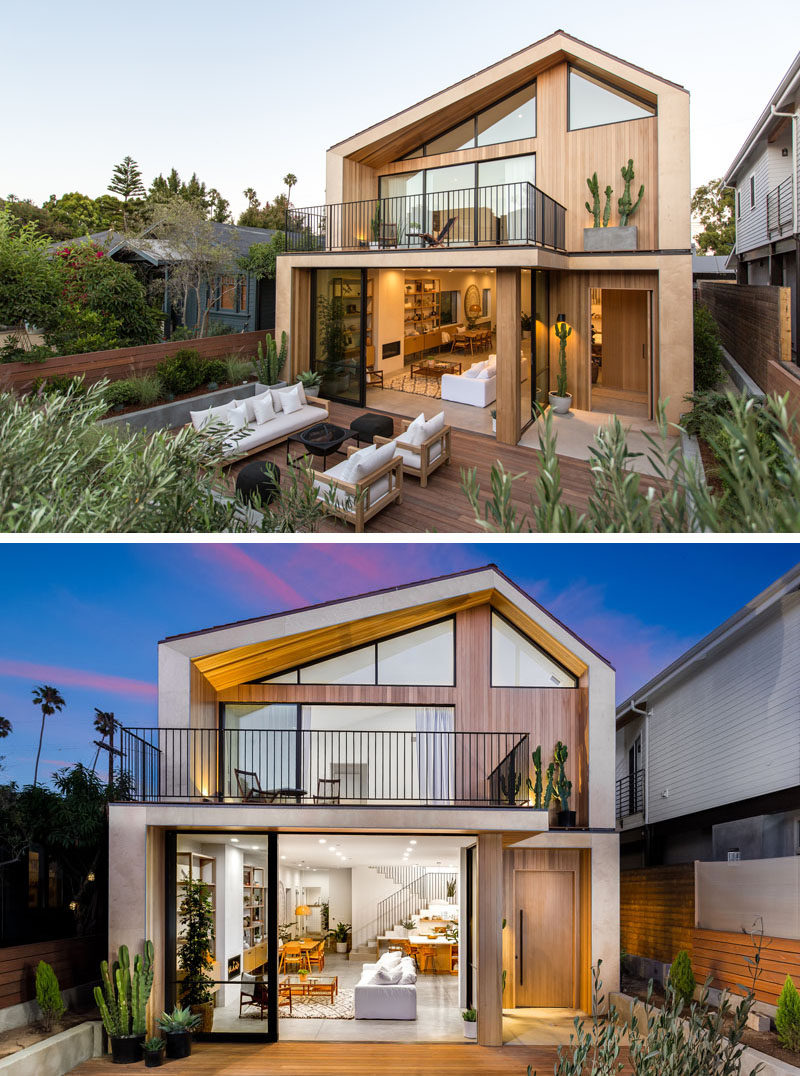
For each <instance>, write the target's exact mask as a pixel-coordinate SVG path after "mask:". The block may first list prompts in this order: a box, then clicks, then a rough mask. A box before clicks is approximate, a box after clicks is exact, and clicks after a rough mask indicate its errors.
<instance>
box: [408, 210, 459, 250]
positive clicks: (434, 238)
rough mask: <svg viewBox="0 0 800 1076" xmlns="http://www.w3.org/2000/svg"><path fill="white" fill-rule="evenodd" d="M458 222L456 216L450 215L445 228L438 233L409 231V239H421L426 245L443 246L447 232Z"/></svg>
mask: <svg viewBox="0 0 800 1076" xmlns="http://www.w3.org/2000/svg"><path fill="white" fill-rule="evenodd" d="M455 222H456V218H455V217H450V218H449V219H448V221H447V224H445V226H444V228H442V230H441V231H440V232H439V234H438V235H432V234H431V232H409V233H408V238H409V239H421V240H422V245H423V246H424V247H443V246H444V241H445V239H446V238H447V234H448V232H449V231H450V229H451V228H452V227H453V225H454V224H455Z"/></svg>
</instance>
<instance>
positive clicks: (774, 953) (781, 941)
mask: <svg viewBox="0 0 800 1076" xmlns="http://www.w3.org/2000/svg"><path fill="white" fill-rule="evenodd" d="M693 933H694V946H693V954H692V970H693V971H694V974H695V978H696V979H697V981H698V983H702V982H704V981H705V980H706V979H707V978H708V977H709V976H711V979H712V982H711V985H712V986H713V987H716V988H717V989H718V990H729V991H731V992H732V993H735V994H742V993H743V992H744V990H743V989H742V988H743V987H744V988H745V989H746V988H748V987H749V986H750V985H751V983H752V972H751V971H750V968H749V966H748V964H747V958H748V957H750V958H752V957H753V956H754V948H753V943H752V941H751V939H750V938H749V937H748V935H746V934H743V933H741V932H740V933H737V934H734V933H728V932H727V931H719V930H695V931H694V932H693ZM760 967H761V974H760V976H759V978H758V982H757V984H756V991H755V993H756V999H757V1000H758V1001H764V1002H766V1003H767V1004H769V1005H775V1004H776V1003H777V1001H778V995H779V994H780V992H781V990H782V988H783V984H784V982H785V981H786V976H787V975H791V977H792V978H793V979H794V981H795V982H797V981H798V980H800V941H795V940H792V939H788V938H769V937H767V938H765V939H764V947H763V949H762V950H761V964H760Z"/></svg>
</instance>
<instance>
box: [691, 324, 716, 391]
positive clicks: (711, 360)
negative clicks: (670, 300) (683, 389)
mask: <svg viewBox="0 0 800 1076" xmlns="http://www.w3.org/2000/svg"><path fill="white" fill-rule="evenodd" d="M721 378H722V345H721V343H720V336H719V327H718V325H717V323H716V321H714V318H713V317H712V315H711V311H710V310H709V309H708V307H706V306H702V305H701V304H700V303H695V306H694V390H695V392H706V391H708V390H709V389H713V388H714V387H715V386H716V385H717V384H718V383H719V381H720V380H721Z"/></svg>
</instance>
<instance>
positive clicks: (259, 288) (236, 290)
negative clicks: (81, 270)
mask: <svg viewBox="0 0 800 1076" xmlns="http://www.w3.org/2000/svg"><path fill="white" fill-rule="evenodd" d="M209 224H210V226H211V228H213V230H214V233H215V239H216V241H217V242H218V243H219V244H220V245H222V246H225V247H227V248H228V249H229V250H230V252H231V258H232V260H233V261H234V262H235V261H236V260H237V259H238V258H241V257H243V256H244V255H245V254H247V252H248V251H249V250H250V247H251V246H253V245H254V244H256V243H268V242H269V241H270V240H271V239H272V237H273V235H275V231H274V229H271V228H241V227H239V226H238V225H236V224H222V223H220V222H219V221H209ZM85 239H89V240H91V241H92V242H95V243H98V244H99V245H100V246H102V247H106V248H107V250H108V255H109V257H111V258H114V259H115V261H120V262H125V263H126V264H127V265H131V266H133V267H134V268H135V269H136V270H137V272H138V273H139V274H140V276H141V278H142V280H143V281H144V282H145V283H147V284H148V285H151V284H153V283H154V282H155V281H159V282H163V281H164V279H165V274H168V273H169V267H170V265H171V264H174V261H175V255H174V252H171V251H170V250H169V246H168V244H167V243H166V242H160V243H158V244H156V243H155V242H153V243H147V244H140V245H137V244H136V243H134V242H132V241H131V240H129V239H126V238H124V237H123V236H121V235H120V234H119V233H117V232H114V231H113V230H110V229H109V230H107V231H104V232H95V233H94V234H92V235H89V236H80V237H79V240H80V241H83V240H85ZM70 242H76V240H70ZM64 245H65V244H64V243H54V244H53V245H52V247H51V248H50V249H51V250H57V249H58V248H59V247H63V246H64ZM162 286H163V284H162ZM205 302H206V293H205V289H204V294H203V295H202V296H201V305H202V306H204V304H205ZM168 309H169V301H168V299H167V297H166V295H165V296H164V311H165V313H166V312H167V311H168ZM208 320H209V326H213V325H215V324H220V323H222V324H225V325H227V326H229V329H230V332H255V331H256V330H258V329H274V328H275V281H274V280H261V281H259V280H257V279H256V278H255V276H253V274H252V273H243V272H236V273H233V274H232V275H231V276H229V277H224V278H220V280H219V283H218V289H217V295H216V298H215V301H214V304H213V305H212V307H211V310H210V311H209V317H208ZM196 322H197V304H196V302H195V299H194V296H193V295H192V294H190V295H189V299H188V302H187V311H186V316H185V324H186V325H187V326H188V327H189V328H194V327H195V326H196ZM178 323H179V322H178V321H177V320H176V319H175V318H174V317H173V319H172V325H171V327H172V328H174V327H175V325H176V324H178Z"/></svg>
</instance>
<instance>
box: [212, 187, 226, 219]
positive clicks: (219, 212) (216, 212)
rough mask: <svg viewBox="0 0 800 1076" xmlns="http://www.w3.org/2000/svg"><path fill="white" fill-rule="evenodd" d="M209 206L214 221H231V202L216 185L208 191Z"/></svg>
mask: <svg viewBox="0 0 800 1076" xmlns="http://www.w3.org/2000/svg"><path fill="white" fill-rule="evenodd" d="M208 207H209V210H210V212H211V219H212V220H213V221H216V222H217V223H218V224H228V223H229V221H230V219H231V214H230V208H231V204H230V202H229V201H228V199H227V198H223V197H222V195H221V194H220V193H219V191H218V190H217V189H216V187H212V188H211V190H210V191H209V192H208Z"/></svg>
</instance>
